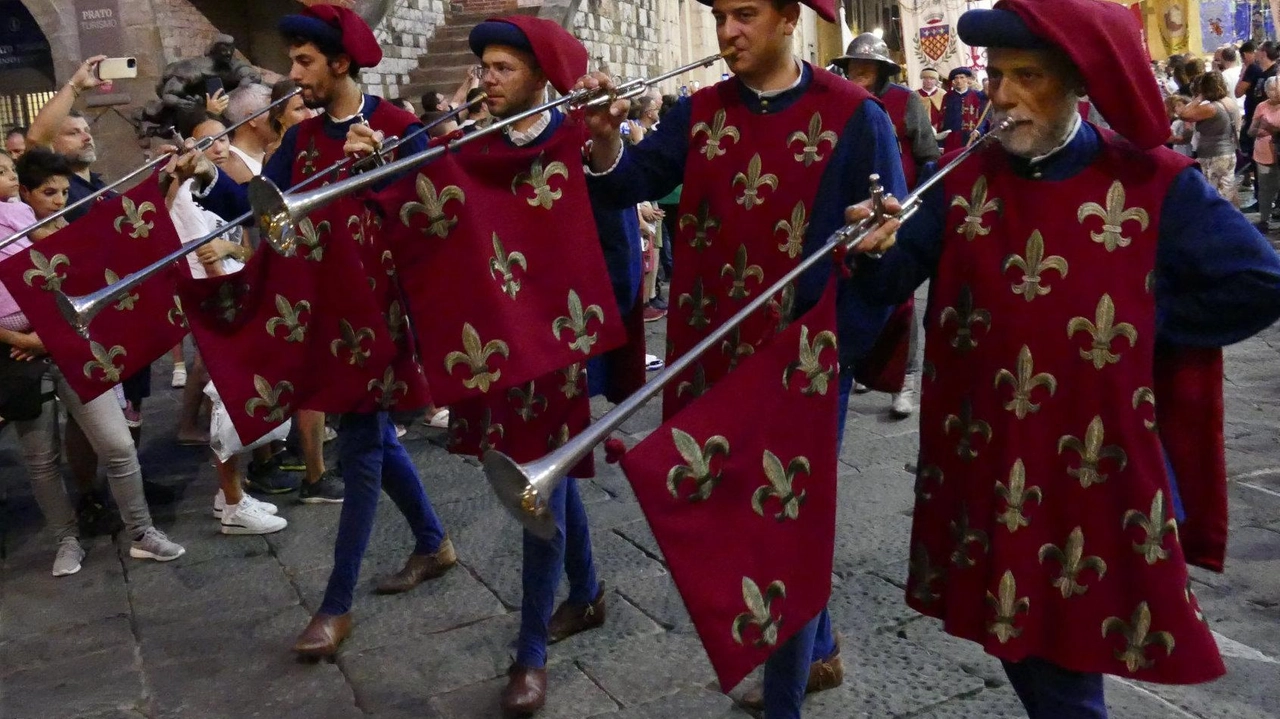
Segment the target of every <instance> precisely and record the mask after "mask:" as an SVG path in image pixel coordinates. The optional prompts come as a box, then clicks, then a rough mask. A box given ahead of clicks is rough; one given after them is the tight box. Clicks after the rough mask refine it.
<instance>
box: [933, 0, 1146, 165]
mask: <svg viewBox="0 0 1280 719" xmlns="http://www.w3.org/2000/svg"><path fill="white" fill-rule="evenodd" d="M958 30H959V33H960V39H961V40H963V41H964V42H965V43H966V44H969V45H975V46H978V47H1004V48H1018V49H1031V50H1034V49H1045V48H1056V49H1058V50H1060V51H1062V52H1063V53H1065V54H1066V55H1067V57H1069V58H1070V59H1071V61H1072V62H1073V63H1075V66H1076V68H1078V69H1079V71H1080V75H1081V76H1082V77H1083V78H1084V83H1085V91H1086V92H1087V93H1088V95H1089V100H1090V101H1091V102H1093V104H1094V106H1095V107H1097V108H1098V112H1100V113H1102V116H1103V117H1104V118H1106V120H1107V122H1108V123H1109V124H1110V125H1111V129H1113V130H1115V131H1116V132H1118V133H1120V134H1121V135H1122V136H1124V137H1125V138H1126V139H1128V140H1129V141H1130V142H1132V143H1133V144H1135V145H1137V146H1138V147H1140V148H1142V149H1151V148H1153V147H1158V146H1160V145H1163V144H1164V142H1165V140H1167V139H1168V138H1169V120H1168V116H1167V115H1166V114H1165V109H1164V103H1163V101H1162V100H1161V98H1160V89H1159V87H1158V86H1157V85H1156V79H1155V75H1153V74H1152V72H1151V64H1150V63H1151V58H1150V56H1149V55H1148V54H1147V48H1146V45H1145V44H1144V43H1143V41H1142V33H1141V31H1140V29H1139V27H1138V21H1137V19H1136V18H1134V16H1133V15H1132V14H1131V13H1130V11H1129V10H1128V8H1126V7H1124V6H1123V5H1118V4H1116V3H1112V2H1107V1H1106V0H1000V2H998V3H996V6H995V8H994V9H992V10H970V11H969V12H966V13H965V14H964V15H962V16H961V17H960V22H959V23H958Z"/></svg>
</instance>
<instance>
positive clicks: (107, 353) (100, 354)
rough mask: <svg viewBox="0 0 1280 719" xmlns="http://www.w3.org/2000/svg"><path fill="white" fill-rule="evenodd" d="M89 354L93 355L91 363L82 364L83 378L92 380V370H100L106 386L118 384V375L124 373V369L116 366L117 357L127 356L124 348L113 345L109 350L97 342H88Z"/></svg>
mask: <svg viewBox="0 0 1280 719" xmlns="http://www.w3.org/2000/svg"><path fill="white" fill-rule="evenodd" d="M89 352H90V353H92V354H93V361H92V362H85V363H84V376H85V377H87V378H89V379H93V371H94V370H102V381H103V382H106V383H107V384H117V383H118V382H120V373H121V372H123V371H124V367H122V366H117V365H116V358H117V357H124V356H125V355H127V354H128V352H126V351H125V349H124V347H121V346H120V345H114V346H113V347H112V348H111V349H110V350H108V349H107V348H106V347H103V346H102V345H100V344H98V343H97V342H93V341H90V342H89Z"/></svg>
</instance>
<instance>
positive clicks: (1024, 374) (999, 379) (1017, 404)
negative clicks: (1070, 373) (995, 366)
mask: <svg viewBox="0 0 1280 719" xmlns="http://www.w3.org/2000/svg"><path fill="white" fill-rule="evenodd" d="M1017 369H1018V374H1017V375H1015V374H1014V373H1012V372H1010V371H1009V370H1007V369H1002V370H1000V371H999V372H996V379H995V388H996V389H1000V385H1002V384H1006V383H1007V384H1009V385H1010V386H1011V387H1013V399H1011V400H1009V401H1008V402H1006V403H1005V405H1004V408H1005V409H1007V410H1009V411H1010V412H1013V415H1014V416H1015V417H1017V418H1018V419H1025V418H1026V416H1027V415H1028V414H1031V413H1033V412H1039V411H1040V403H1038V402H1032V401H1031V393H1032V392H1034V391H1035V389H1036V388H1037V387H1044V388H1045V389H1047V390H1049V396H1050V397H1052V396H1053V395H1054V393H1055V392H1057V391H1058V380H1057V379H1055V378H1054V376H1053V375H1051V374H1049V373H1048V372H1039V373H1036V371H1035V367H1034V361H1033V360H1032V358H1031V348H1030V347H1027V346H1026V345H1022V349H1021V350H1019V351H1018V366H1017Z"/></svg>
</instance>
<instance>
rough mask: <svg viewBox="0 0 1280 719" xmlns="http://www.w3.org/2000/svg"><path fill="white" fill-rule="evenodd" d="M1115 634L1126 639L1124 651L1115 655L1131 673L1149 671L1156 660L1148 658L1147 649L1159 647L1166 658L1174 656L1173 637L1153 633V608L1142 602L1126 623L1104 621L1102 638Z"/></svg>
mask: <svg viewBox="0 0 1280 719" xmlns="http://www.w3.org/2000/svg"><path fill="white" fill-rule="evenodd" d="M1113 632H1119V633H1120V635H1121V636H1123V637H1124V643H1125V645H1124V649H1121V650H1118V651H1117V652H1116V653H1115V655H1114V656H1115V658H1116V659H1118V660H1120V661H1122V662H1124V665H1125V668H1127V669H1128V670H1129V671H1130V672H1131V673H1132V672H1136V671H1138V670H1139V669H1149V668H1151V667H1152V666H1153V665H1154V664H1155V660H1153V659H1149V658H1147V647H1153V646H1159V647H1161V648H1163V649H1164V655H1165V656H1166V657H1169V656H1173V646H1174V641H1173V635H1172V634H1170V633H1169V632H1153V631H1151V608H1150V607H1148V606H1147V603H1146V602H1141V603H1139V604H1138V606H1137V607H1136V608H1135V609H1134V610H1133V614H1132V615H1130V616H1129V621H1128V622H1125V621H1124V620H1123V619H1121V618H1120V617H1107V618H1106V619H1104V620H1102V638H1103V639H1105V638H1107V637H1108V636H1110V635H1111V634H1112V633H1113Z"/></svg>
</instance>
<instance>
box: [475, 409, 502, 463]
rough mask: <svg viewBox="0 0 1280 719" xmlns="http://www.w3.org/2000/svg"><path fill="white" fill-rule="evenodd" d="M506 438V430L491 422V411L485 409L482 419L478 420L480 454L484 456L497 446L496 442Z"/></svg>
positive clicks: (499, 424) (500, 425)
mask: <svg viewBox="0 0 1280 719" xmlns="http://www.w3.org/2000/svg"><path fill="white" fill-rule="evenodd" d="M506 436H507V428H506V427H503V426H502V424H501V423H495V422H494V421H493V410H491V409H489V408H488V407H485V410H484V417H483V418H482V419H481V420H480V453H481V454H484V453H485V452H488V451H489V450H491V449H493V448H494V447H495V446H497V444H498V443H497V441H495V440H494V439H493V438H495V437H496V438H497V439H498V440H501V439H503V438H505V437H506Z"/></svg>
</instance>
